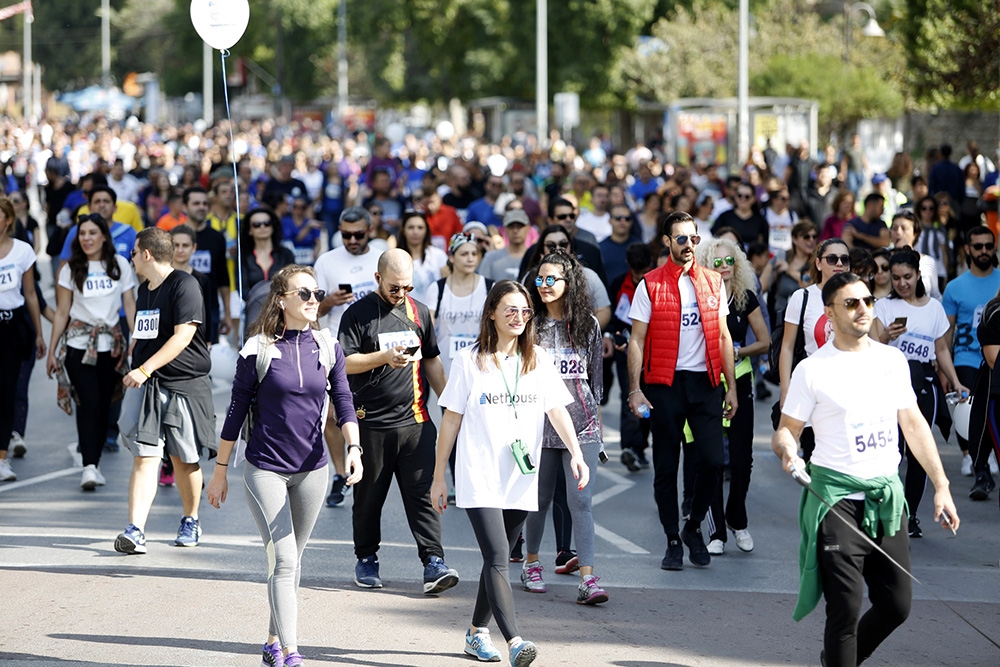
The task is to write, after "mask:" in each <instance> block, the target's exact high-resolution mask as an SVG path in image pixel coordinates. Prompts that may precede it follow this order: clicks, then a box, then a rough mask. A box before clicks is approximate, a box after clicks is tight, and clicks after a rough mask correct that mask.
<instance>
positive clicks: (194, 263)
mask: <svg viewBox="0 0 1000 667" xmlns="http://www.w3.org/2000/svg"><path fill="white" fill-rule="evenodd" d="M191 268H192V269H194V270H195V271H197V272H198V273H204V274H205V275H206V276H209V275H212V253H211V252H209V251H208V250H195V251H194V252H193V253H191Z"/></svg>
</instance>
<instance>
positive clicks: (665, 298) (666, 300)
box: [628, 213, 753, 570]
mask: <svg viewBox="0 0 1000 667" xmlns="http://www.w3.org/2000/svg"><path fill="white" fill-rule="evenodd" d="M661 231H662V233H663V245H664V246H665V247H666V248H667V249H668V250H669V251H670V259H669V260H668V261H667V263H666V264H664V265H663V266H661V267H660V268H658V269H654V270H653V271H650V272H649V273H647V274H646V275H645V277H643V279H642V282H640V283H639V286H638V287H637V288H636V290H635V298H634V299H633V300H632V307H631V309H630V311H629V316H630V317H631V318H632V338H631V339H630V340H629V347H628V376H629V378H628V379H629V386H630V388H631V391H629V397H628V403H629V407H630V408H632V411H633V412H634V413H635V415H636V416H638V417H646V416H648V417H649V418H650V420H651V422H652V429H651V430H652V432H653V469H654V471H655V473H654V477H653V496H654V498H655V499H656V506H657V508H658V510H659V514H660V523H662V524H663V530H664V532H666V534H667V553H666V555H665V556H664V557H663V561H662V563H661V564H660V567H661V568H663V569H664V570H680V569H682V568H683V566H684V563H683V561H684V548H683V547H682V546H681V542H682V541H683V543H684V544H686V545H687V546H688V549H689V550H690V552H689V555H688V557H689V559H690V560H691V563H692V564H694V565H699V566H705V565H708V564H709V563H710V562H711V556H710V555H709V553H708V548H707V547H706V546H705V539H704V538H703V537H702V534H701V522H702V520H703V519H704V518H705V513H706V512H707V511H708V506H709V503H710V502H711V500H712V495H713V494H714V493H715V487H716V485H717V484H719V478H720V474H721V470H722V464H723V449H722V419H723V417H726V418H727V419H732V417H733V415H734V414H736V408H737V401H736V391H735V387H736V376H735V373H734V366H735V363H734V356H733V339H732V337H731V336H730V335H729V328H728V327H727V326H726V316H727V315H728V314H729V305H728V296H727V295H726V288H725V287H724V286H723V284H722V279H721V277H720V276H719V274H717V273H716V272H714V271H709V270H707V269H704V268H703V267H700V266H698V264H697V263H696V262H695V259H694V248H695V246H696V245H698V241H700V240H701V239H700V237H699V236H697V234H698V228H697V226H696V225H695V222H694V219H693V218H692V217H691V216H690V215H688V214H687V213H671V214H670V215H669V216H667V218H666V219H665V220H664V221H663V228H662V230H661ZM722 376H725V378H726V386H727V387H728V388H729V390H728V391H727V392H726V394H725V396H723V387H722V383H721V380H722ZM745 409H747V410H752V409H753V406H752V405H751V406H747V407H746V408H745ZM644 413H647V414H644ZM685 420H687V422H688V424H689V425H690V426H691V431H692V433H693V434H694V448H693V449H694V455H695V459H696V460H695V467H696V476H695V487H694V498H693V499H692V503H691V515H690V517H688V520H687V522H686V523H685V524H684V529H683V530H680V529H679V519H678V514H679V513H678V508H677V464H678V460H679V459H680V451H681V443H682V442H683V439H684V431H683V429H684V422H685Z"/></svg>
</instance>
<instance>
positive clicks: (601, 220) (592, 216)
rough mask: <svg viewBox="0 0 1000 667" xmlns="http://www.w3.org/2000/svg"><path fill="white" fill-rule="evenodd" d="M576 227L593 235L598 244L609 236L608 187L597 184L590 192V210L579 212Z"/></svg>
mask: <svg viewBox="0 0 1000 667" xmlns="http://www.w3.org/2000/svg"><path fill="white" fill-rule="evenodd" d="M576 226H577V228H579V229H583V230H586V231H588V232H590V233H591V234H593V235H594V238H595V239H597V242H598V243H600V242H601V241H603V240H604V239H606V238H608V237H609V236H611V214H610V213H609V212H608V186H606V185H603V184H600V183H598V184H597V185H595V186H594V187H593V188H592V189H591V190H590V210H587V211H584V210H581V211H580V215H579V217H577V219H576Z"/></svg>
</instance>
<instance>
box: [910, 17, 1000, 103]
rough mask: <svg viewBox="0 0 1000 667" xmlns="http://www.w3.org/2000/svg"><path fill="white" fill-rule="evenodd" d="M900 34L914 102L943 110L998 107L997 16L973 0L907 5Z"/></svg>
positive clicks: (999, 37)
mask: <svg viewBox="0 0 1000 667" xmlns="http://www.w3.org/2000/svg"><path fill="white" fill-rule="evenodd" d="M905 11H906V20H904V21H902V22H901V23H902V32H903V35H904V39H905V45H906V58H907V64H908V65H909V71H908V81H909V83H910V85H911V87H912V90H913V93H914V95H915V97H916V98H917V99H918V100H919V101H922V102H927V103H931V104H935V105H938V106H943V107H963V108H987V107H990V108H994V109H995V108H997V106H998V105H1000V89H998V87H997V79H998V77H1000V60H998V58H1000V10H998V6H997V3H996V2H995V0H994V1H992V2H981V1H977V0H906V8H905Z"/></svg>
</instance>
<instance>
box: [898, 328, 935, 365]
mask: <svg viewBox="0 0 1000 667" xmlns="http://www.w3.org/2000/svg"><path fill="white" fill-rule="evenodd" d="M896 347H898V348H899V351H900V352H902V353H903V354H904V355H905V356H906V358H907V359H911V360H913V361H921V362H927V361H930V360H931V353H933V352H934V339H933V338H931V337H930V336H924V335H921V334H918V333H910V332H906V333H905V334H903V335H902V336H900V337H899V340H898V341H897V345H896Z"/></svg>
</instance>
